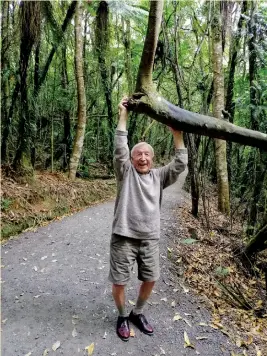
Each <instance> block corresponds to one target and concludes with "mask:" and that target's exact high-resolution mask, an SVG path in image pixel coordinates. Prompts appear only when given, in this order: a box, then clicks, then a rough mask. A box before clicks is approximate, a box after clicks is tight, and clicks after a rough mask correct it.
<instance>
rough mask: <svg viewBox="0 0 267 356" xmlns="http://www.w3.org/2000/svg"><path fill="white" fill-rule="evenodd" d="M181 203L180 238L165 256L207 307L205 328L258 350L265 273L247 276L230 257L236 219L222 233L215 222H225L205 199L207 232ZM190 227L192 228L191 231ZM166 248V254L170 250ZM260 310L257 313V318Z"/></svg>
mask: <svg viewBox="0 0 267 356" xmlns="http://www.w3.org/2000/svg"><path fill="white" fill-rule="evenodd" d="M186 204H187V205H186V206H185V209H179V214H180V216H178V221H181V222H182V226H180V227H179V231H177V232H175V233H174V234H175V235H176V236H179V241H176V248H172V250H171V256H170V258H171V259H172V261H173V263H174V265H175V266H176V268H177V274H178V275H180V276H181V275H183V276H184V279H183V280H182V282H181V285H182V286H183V289H184V291H185V290H186V291H187V292H188V290H189V288H190V290H191V291H193V292H196V293H198V294H200V295H201V301H203V302H205V303H206V304H208V306H209V307H210V308H211V309H212V312H213V319H212V321H211V323H210V324H209V326H210V327H212V328H214V329H215V328H216V329H218V330H220V331H221V332H222V333H224V334H225V335H227V336H229V337H230V338H231V339H232V341H233V342H234V343H235V344H236V345H237V346H238V347H245V348H248V347H253V346H252V345H253V344H254V343H255V344H256V345H259V351H257V352H258V353H259V352H261V351H260V349H261V348H263V347H264V344H265V345H266V342H267V315H264V312H263V310H264V308H263V297H262V298H261V297H260V296H261V294H260V292H261V291H263V292H264V287H265V285H264V276H263V275H261V273H260V271H257V273H258V278H256V277H253V276H248V275H246V274H245V273H244V271H243V269H242V268H240V263H239V260H238V258H237V257H236V256H234V253H233V245H234V246H236V243H237V240H238V237H239V236H241V234H242V226H241V224H239V223H238V222H235V226H234V229H235V230H232V231H231V234H230V233H228V235H227V234H226V233H225V231H226V230H227V228H225V229H224V230H225V231H224V234H222V233H221V232H218V231H219V229H217V227H216V225H215V224H217V225H220V226H226V227H228V226H229V222H227V218H225V216H223V215H222V214H220V213H218V212H217V209H216V207H215V204H214V206H213V205H212V204H213V203H210V204H211V207H210V214H211V215H212V216H210V219H209V221H210V231H207V230H206V229H205V228H203V224H202V222H201V219H202V215H201V213H200V218H199V219H195V218H194V217H193V216H192V215H191V213H190V206H189V203H186ZM193 230H194V232H196V231H197V234H196V233H194V236H192V233H191V232H192V231H193ZM234 234H235V235H234ZM193 240H195V241H193ZM168 252H169V254H170V250H169V249H168ZM181 271H182V272H181ZM184 284H186V285H188V286H189V288H186V287H185V286H184ZM224 286H225V287H226V288H224ZM241 307H243V309H242V308H241ZM244 308H245V309H251V310H244ZM260 313H261V318H259V317H258V315H259V314H260ZM265 314H266V312H265ZM182 319H183V318H182V317H181V316H179V314H175V316H174V318H173V320H174V321H177V320H182ZM266 355H267V351H266Z"/></svg>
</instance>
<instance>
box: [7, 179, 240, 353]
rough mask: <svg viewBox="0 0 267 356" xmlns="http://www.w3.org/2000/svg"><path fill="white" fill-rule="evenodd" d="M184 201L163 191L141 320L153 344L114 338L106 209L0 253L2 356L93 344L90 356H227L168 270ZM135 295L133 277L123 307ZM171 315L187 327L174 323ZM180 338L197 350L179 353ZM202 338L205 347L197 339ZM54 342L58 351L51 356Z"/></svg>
mask: <svg viewBox="0 0 267 356" xmlns="http://www.w3.org/2000/svg"><path fill="white" fill-rule="evenodd" d="M182 200H183V198H180V197H179V194H178V186H177V185H173V186H172V187H170V188H168V189H167V190H166V191H165V194H164V201H163V208H162V221H161V225H162V237H161V241H160V245H161V278H160V280H159V282H158V283H157V285H156V288H155V292H154V293H153V295H152V297H151V300H150V304H151V305H148V306H147V308H146V313H145V314H146V316H147V317H148V319H149V321H150V322H151V324H153V326H154V329H155V333H154V336H152V337H151V336H147V335H144V334H141V333H140V332H139V331H138V330H136V328H135V327H133V329H134V331H135V337H132V338H131V339H130V340H129V342H127V343H126V342H123V341H121V340H120V339H118V337H117V336H116V333H115V323H116V319H117V313H116V310H115V308H114V304H113V300H112V296H111V292H110V289H111V288H110V287H111V286H110V284H109V282H107V275H108V269H109V239H110V231H111V224H112V214H113V207H114V202H113V201H111V202H107V203H105V204H101V205H97V206H94V207H91V208H88V209H86V210H84V211H82V212H80V213H78V214H75V215H73V216H70V217H67V218H64V219H63V220H61V221H57V222H53V223H51V224H50V225H48V226H46V227H41V228H39V229H38V230H37V231H36V232H26V233H23V234H21V235H20V236H19V237H17V238H15V239H12V240H10V241H8V242H7V243H6V244H5V245H3V246H2V263H1V264H2V265H3V266H4V267H3V266H2V269H1V271H2V284H1V286H2V355H3V356H24V355H27V356H29V355H32V356H43V355H47V354H48V355H64V356H75V355H77V356H79V355H88V350H87V351H86V350H85V348H86V347H87V346H89V345H91V344H92V343H94V352H93V355H101V356H106V355H112V356H125V355H134V356H139V355H140V356H143V355H146V356H155V355H158V356H159V355H173V356H180V355H196V354H199V355H204V356H217V355H230V350H234V349H235V347H234V346H232V345H230V343H229V341H228V338H227V337H226V336H225V335H223V334H222V333H221V332H220V331H218V330H214V329H212V328H210V327H205V326H200V325H199V323H200V322H206V323H208V322H209V321H210V315H209V313H208V312H207V311H206V310H205V309H204V308H203V304H202V303H200V302H199V301H198V300H197V297H193V296H192V295H190V292H189V293H185V292H184V290H183V289H182V288H181V287H180V285H179V284H178V283H176V282H175V281H176V279H175V276H174V274H173V272H171V270H170V262H169V260H168V258H167V246H171V244H172V243H173V229H174V228H177V227H178V226H179V222H176V221H175V219H174V215H173V212H174V208H175V207H177V204H182ZM178 231H179V230H178ZM137 292H138V282H137V280H136V274H134V275H133V279H132V282H131V284H130V285H129V288H128V291H127V301H128V300H130V301H134V300H135V299H136V295H137ZM174 302H175V306H174ZM128 309H129V311H130V310H131V305H130V302H128ZM176 312H178V313H179V314H180V315H181V316H182V317H183V318H185V319H186V321H187V322H186V321H184V320H177V321H173V317H174V315H175V313H176ZM185 313H188V314H190V315H186V314H185ZM190 325H191V326H190ZM184 331H186V332H187V334H188V337H189V339H190V341H191V342H192V343H193V344H194V346H195V349H191V348H184ZM200 336H204V337H207V339H202V340H198V339H196V337H200ZM57 341H59V342H60V346H59V347H58V349H57V350H56V351H53V350H52V346H53V345H54V344H55V343H56V342H57ZM57 345H58V344H57Z"/></svg>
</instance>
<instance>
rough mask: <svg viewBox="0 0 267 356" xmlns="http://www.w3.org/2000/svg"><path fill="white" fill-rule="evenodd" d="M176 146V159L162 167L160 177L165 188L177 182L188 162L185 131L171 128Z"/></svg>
mask: <svg viewBox="0 0 267 356" xmlns="http://www.w3.org/2000/svg"><path fill="white" fill-rule="evenodd" d="M171 131H172V135H173V141H174V146H175V156H174V159H173V160H172V161H171V162H170V163H169V164H167V165H166V166H164V167H162V168H160V169H159V170H160V179H161V182H162V184H163V188H166V187H168V186H169V185H171V184H173V183H175V182H176V180H177V179H178V177H179V175H180V174H181V173H182V172H183V171H184V170H185V169H186V167H187V162H188V155H187V149H186V148H185V145H184V139H183V132H182V131H177V130H174V129H172V128H171Z"/></svg>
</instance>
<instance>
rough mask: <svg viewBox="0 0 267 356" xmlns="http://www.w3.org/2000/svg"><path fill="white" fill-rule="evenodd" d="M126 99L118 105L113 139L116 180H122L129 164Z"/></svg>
mask: <svg viewBox="0 0 267 356" xmlns="http://www.w3.org/2000/svg"><path fill="white" fill-rule="evenodd" d="M127 102H128V98H126V97H124V98H123V99H122V100H121V102H120V103H119V105H118V108H119V121H118V125H117V130H116V133H115V138H114V160H113V163H114V169H115V174H116V176H117V179H119V180H120V179H122V176H123V172H124V169H125V168H126V167H127V165H128V164H130V154H129V147H128V140H127V134H128V131H127V121H128V110H127Z"/></svg>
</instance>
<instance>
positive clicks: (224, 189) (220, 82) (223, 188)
mask: <svg viewBox="0 0 267 356" xmlns="http://www.w3.org/2000/svg"><path fill="white" fill-rule="evenodd" d="M214 6H215V9H214V15H213V16H214V17H213V22H212V52H213V53H212V59H213V60H212V62H213V80H214V92H213V95H214V97H213V116H214V117H217V118H218V119H220V118H221V115H222V112H223V109H224V77H223V67H222V59H223V51H222V25H221V18H220V12H219V11H220V10H219V7H220V3H219V2H217V3H215V4H214ZM215 158H216V172H217V186H218V208H219V210H220V211H221V212H223V213H226V214H229V213H230V200H229V184H228V172H227V160H226V142H225V141H223V140H218V139H215Z"/></svg>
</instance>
